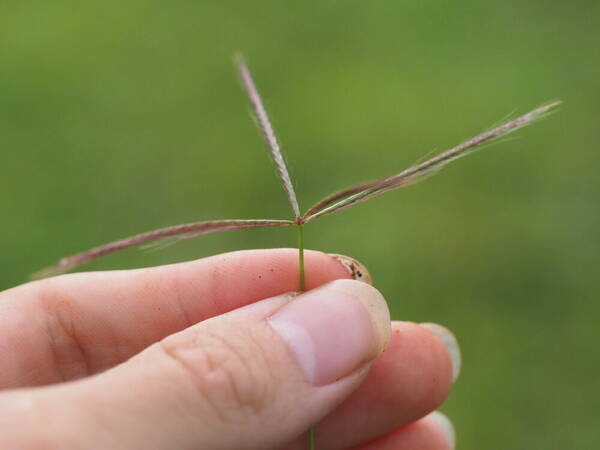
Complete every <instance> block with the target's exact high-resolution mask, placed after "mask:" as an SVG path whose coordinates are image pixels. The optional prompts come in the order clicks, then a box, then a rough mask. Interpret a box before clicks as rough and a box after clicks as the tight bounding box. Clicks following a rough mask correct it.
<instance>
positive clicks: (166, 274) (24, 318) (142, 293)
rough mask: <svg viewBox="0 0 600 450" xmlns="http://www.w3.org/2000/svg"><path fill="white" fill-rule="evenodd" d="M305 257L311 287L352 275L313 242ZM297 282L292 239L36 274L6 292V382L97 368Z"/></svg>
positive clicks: (1, 377) (0, 304) (0, 370)
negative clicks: (105, 268)
mask: <svg viewBox="0 0 600 450" xmlns="http://www.w3.org/2000/svg"><path fill="white" fill-rule="evenodd" d="M305 263H306V267H307V288H308V289H312V288H314V287H316V286H319V285H321V284H324V283H326V282H328V281H332V280H334V279H339V278H350V277H351V271H349V270H348V267H347V264H346V265H344V264H343V263H341V262H340V261H339V259H338V258H334V257H332V256H330V255H327V254H325V253H321V252H316V251H306V252H305ZM298 286H299V280H298V251H297V250H294V249H272V250H248V251H239V252H233V253H225V254H221V255H216V256H212V257H208V258H203V259H200V260H196V261H192V262H187V263H180V264H173V265H167V266H160V267H153V268H147V269H137V270H123V271H109V272H91V273H77V274H70V275H62V276H59V277H55V278H49V279H46V280H41V281H37V282H32V283H28V284H26V285H23V286H20V287H17V288H14V289H11V290H8V291H5V292H3V293H0V309H2V310H3V313H2V314H0V351H1V353H2V356H3V357H2V364H1V365H0V387H17V386H32V385H40V384H48V383H53V382H58V381H64V380H69V379H73V378H78V377H81V376H85V375H89V374H93V373H97V372H99V371H102V370H104V369H107V368H109V367H112V366H114V365H116V364H119V363H120V362H122V361H125V360H126V359H128V358H129V357H131V356H132V355H134V354H136V353H138V352H139V351H141V350H142V349H144V348H145V347H147V346H149V345H150V344H152V343H154V342H157V341H159V340H160V339H162V338H164V337H166V336H168V335H169V334H172V333H175V332H177V331H180V330H183V329H185V328H187V327H189V326H190V325H192V324H194V323H197V322H200V321H202V320H205V319H208V318H210V317H213V316H216V315H219V314H222V313H224V312H227V311H230V310H233V309H236V308H239V307H241V306H244V305H246V304H249V303H252V302H255V301H257V300H260V299H263V298H267V297H272V296H275V295H278V294H282V293H284V292H290V291H294V290H298Z"/></svg>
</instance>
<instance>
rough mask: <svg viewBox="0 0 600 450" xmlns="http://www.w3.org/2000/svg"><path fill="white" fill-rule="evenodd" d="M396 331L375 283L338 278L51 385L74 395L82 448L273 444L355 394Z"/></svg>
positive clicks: (253, 446)
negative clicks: (83, 376)
mask: <svg viewBox="0 0 600 450" xmlns="http://www.w3.org/2000/svg"><path fill="white" fill-rule="evenodd" d="M390 332H391V328H390V318H389V312H388V309H387V306H386V303H385V300H384V299H383V297H382V296H381V294H380V293H379V292H378V291H377V290H376V289H375V288H373V287H371V286H369V285H367V284H365V283H361V282H358V281H353V280H337V281H334V282H331V283H329V284H326V285H324V286H321V287H320V288H317V289H315V290H312V291H309V292H306V293H302V294H300V295H297V296H294V295H293V294H286V295H282V296H278V297H273V298H270V299H267V300H263V301H260V302H257V303H254V304H251V305H248V306H245V307H243V308H240V309H238V310H235V311H232V312H230V313H227V314H224V315H221V316H218V317H215V318H212V319H209V320H206V321H204V322H202V323H199V324H197V325H195V326H192V327H190V328H188V329H186V330H184V331H182V332H180V333H177V334H174V335H171V336H169V337H168V338H166V339H165V340H163V341H161V342H159V343H157V344H155V345H153V346H151V347H149V348H148V349H146V350H145V351H143V352H142V353H140V354H139V355H137V356H136V357H134V358H132V359H131V360H129V361H128V362H126V363H124V364H122V365H121V366H118V367H116V368H115V369H112V370H110V371H108V372H106V373H104V374H102V375H99V376H97V377H94V378H91V379H88V380H87V381H82V382H79V383H74V384H72V385H71V386H68V385H66V386H64V387H63V388H55V389H63V393H62V395H61V404H62V405H65V404H69V399H70V398H76V399H77V400H78V401H77V402H75V403H76V404H78V405H79V410H78V411H77V412H75V413H74V417H71V418H70V420H71V421H72V423H73V425H71V426H72V428H73V432H77V433H81V435H82V439H84V440H85V441H84V442H85V443H87V445H86V446H88V445H89V444H90V442H94V445H97V446H98V447H99V448H128V449H129V448H157V449H161V448H165V449H166V448H169V449H171V448H178V449H187V448H190V449H191V448H206V449H220V448H222V449H232V448H235V449H267V448H278V447H281V446H284V445H286V444H288V443H290V442H291V441H293V440H294V439H295V438H297V437H298V436H299V435H300V434H302V433H303V432H305V431H306V430H307V429H308V428H310V427H311V426H312V425H314V424H315V423H317V422H318V421H319V420H320V419H321V418H323V417H324V416H326V415H327V414H328V413H329V412H330V411H332V410H333V409H334V408H335V407H336V406H337V405H338V404H340V403H341V402H342V401H343V400H344V399H345V398H346V397H348V396H349V395H350V394H351V393H352V392H353V391H354V390H355V389H356V388H357V387H358V385H359V384H360V382H361V381H362V379H363V378H364V376H365V375H366V373H367V371H368V367H369V362H370V361H372V360H373V359H374V358H375V357H376V356H378V355H379V354H380V353H381V352H382V351H383V350H384V348H385V346H386V345H387V342H388V340H389V336H390ZM67 390H68V392H67ZM73 396H74V397H73ZM71 404H72V403H71ZM67 416H68V414H67ZM98 423H100V424H101V426H98ZM75 424H76V425H75ZM84 442H82V444H83V443H84ZM82 448H83V447H82Z"/></svg>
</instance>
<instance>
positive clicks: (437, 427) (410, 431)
mask: <svg viewBox="0 0 600 450" xmlns="http://www.w3.org/2000/svg"><path fill="white" fill-rule="evenodd" d="M454 446H455V435H454V427H453V426H452V423H451V422H450V420H449V419H448V418H447V417H446V416H445V415H443V414H442V413H440V412H437V411H435V412H432V413H431V414H429V415H428V416H427V417H424V418H423V419H421V420H418V421H417V422H415V423H412V424H410V425H407V426H405V427H403V428H401V429H399V430H396V431H393V432H392V433H390V434H388V435H387V436H384V437H382V438H379V439H376V440H374V441H372V442H369V443H367V444H364V445H359V446H357V447H353V448H352V449H351V450H454Z"/></svg>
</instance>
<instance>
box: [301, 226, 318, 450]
mask: <svg viewBox="0 0 600 450" xmlns="http://www.w3.org/2000/svg"><path fill="white" fill-rule="evenodd" d="M297 228H298V276H299V278H300V291H302V292H304V291H305V290H306V272H305V269H304V227H303V226H302V224H301V223H299V224H298V227H297ZM308 450H315V429H314V427H310V428H309V429H308Z"/></svg>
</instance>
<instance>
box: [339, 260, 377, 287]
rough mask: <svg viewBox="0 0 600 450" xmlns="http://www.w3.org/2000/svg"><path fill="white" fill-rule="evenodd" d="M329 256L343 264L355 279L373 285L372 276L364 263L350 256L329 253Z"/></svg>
mask: <svg viewBox="0 0 600 450" xmlns="http://www.w3.org/2000/svg"><path fill="white" fill-rule="evenodd" d="M329 256H331V257H332V258H333V259H335V260H336V261H338V262H339V263H341V264H342V265H343V266H344V268H345V269H346V270H347V271H348V273H349V274H350V276H351V277H352V278H353V279H355V280H358V281H362V282H363V283H369V284H373V278H371V274H370V273H369V271H368V270H367V268H366V267H365V266H364V265H363V264H362V263H360V262H358V261H357V260H355V259H354V258H350V257H349V256H345V255H338V254H336V253H329Z"/></svg>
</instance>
